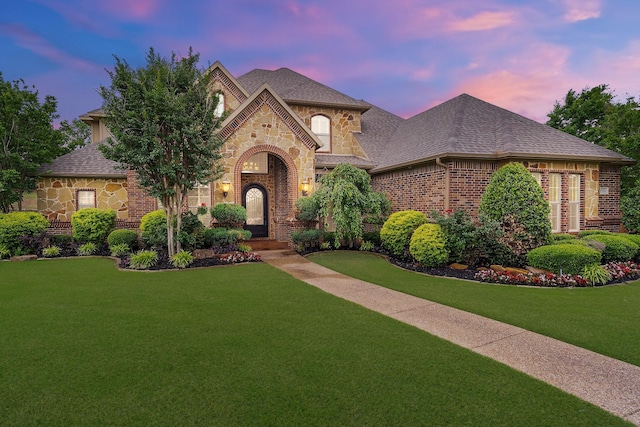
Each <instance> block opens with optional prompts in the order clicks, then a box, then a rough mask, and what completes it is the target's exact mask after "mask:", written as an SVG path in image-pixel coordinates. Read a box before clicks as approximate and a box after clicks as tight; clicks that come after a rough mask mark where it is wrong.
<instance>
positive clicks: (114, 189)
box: [37, 177, 130, 221]
mask: <svg viewBox="0 0 640 427" xmlns="http://www.w3.org/2000/svg"><path fill="white" fill-rule="evenodd" d="M78 190H95V192H96V207H97V208H99V209H113V210H115V211H116V213H117V218H118V219H127V218H129V202H128V200H129V197H130V196H129V192H128V183H127V180H126V179H123V178H58V177H44V178H40V179H39V180H38V189H37V193H38V211H39V212H40V213H41V214H42V215H44V216H45V217H46V218H47V219H48V220H50V221H51V220H58V221H71V215H73V213H74V212H76V197H77V191H78Z"/></svg>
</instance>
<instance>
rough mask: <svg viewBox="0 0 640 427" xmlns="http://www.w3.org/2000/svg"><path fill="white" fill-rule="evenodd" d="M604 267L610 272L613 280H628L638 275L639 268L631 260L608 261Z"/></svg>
mask: <svg viewBox="0 0 640 427" xmlns="http://www.w3.org/2000/svg"><path fill="white" fill-rule="evenodd" d="M604 268H605V269H606V270H607V271H608V272H609V273H610V274H611V277H612V278H613V280H629V279H637V278H638V277H640V268H639V267H638V264H636V263H635V262H632V261H627V262H610V263H608V264H606V265H605V266H604Z"/></svg>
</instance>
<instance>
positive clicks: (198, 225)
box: [178, 212, 205, 249]
mask: <svg viewBox="0 0 640 427" xmlns="http://www.w3.org/2000/svg"><path fill="white" fill-rule="evenodd" d="M204 228H205V227H204V224H203V223H202V221H200V218H198V215H196V214H194V213H193V212H185V213H183V214H182V224H181V230H180V234H179V235H178V240H179V241H180V244H181V245H182V246H183V247H184V248H185V249H196V248H197V247H198V246H200V247H202V246H204Z"/></svg>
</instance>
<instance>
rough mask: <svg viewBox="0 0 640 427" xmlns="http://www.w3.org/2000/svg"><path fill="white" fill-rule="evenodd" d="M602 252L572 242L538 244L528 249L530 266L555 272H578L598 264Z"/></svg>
mask: <svg viewBox="0 0 640 427" xmlns="http://www.w3.org/2000/svg"><path fill="white" fill-rule="evenodd" d="M601 258H602V254H601V253H600V252H599V251H597V250H595V249H592V248H589V247H586V246H580V245H574V244H564V245H549V246H540V247H539V248H536V249H533V250H531V251H529V253H528V254H527V262H528V263H529V265H530V266H532V267H536V268H541V269H543V270H548V271H551V272H553V273H556V274H560V273H561V272H562V273H564V274H580V273H581V272H582V271H583V269H584V268H585V267H586V266H588V265H591V264H600V261H601Z"/></svg>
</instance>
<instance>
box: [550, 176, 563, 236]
mask: <svg viewBox="0 0 640 427" xmlns="http://www.w3.org/2000/svg"><path fill="white" fill-rule="evenodd" d="M549 207H550V208H551V212H550V214H549V217H550V219H551V231H552V232H553V233H560V232H561V231H562V174H560V173H550V174H549Z"/></svg>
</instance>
